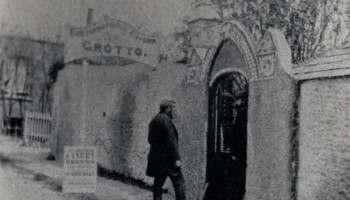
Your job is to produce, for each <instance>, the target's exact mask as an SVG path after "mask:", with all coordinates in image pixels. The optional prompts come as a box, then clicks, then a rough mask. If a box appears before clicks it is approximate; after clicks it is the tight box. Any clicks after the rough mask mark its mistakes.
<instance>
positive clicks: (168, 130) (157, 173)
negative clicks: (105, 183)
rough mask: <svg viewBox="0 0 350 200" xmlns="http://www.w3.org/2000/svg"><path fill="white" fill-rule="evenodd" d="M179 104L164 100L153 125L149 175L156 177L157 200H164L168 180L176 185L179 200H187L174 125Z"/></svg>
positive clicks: (151, 127)
mask: <svg viewBox="0 0 350 200" xmlns="http://www.w3.org/2000/svg"><path fill="white" fill-rule="evenodd" d="M175 104H176V102H175V101H174V100H172V99H164V100H163V101H162V102H161V104H160V107H159V109H160V112H159V113H158V114H157V115H156V116H155V117H154V118H153V119H152V121H151V123H150V124H149V133H148V142H149V143H150V145H151V149H150V152H149V155H148V165H147V170H146V175H148V176H151V177H154V183H153V200H162V188H163V185H164V183H165V180H166V178H167V177H169V178H170V179H171V181H172V183H173V186H174V190H175V196H176V200H185V199H186V197H185V188H184V178H183V175H182V172H181V163H180V155H179V151H178V133H177V130H176V128H175V126H174V124H173V122H172V119H173V114H174V112H175V111H174V109H175Z"/></svg>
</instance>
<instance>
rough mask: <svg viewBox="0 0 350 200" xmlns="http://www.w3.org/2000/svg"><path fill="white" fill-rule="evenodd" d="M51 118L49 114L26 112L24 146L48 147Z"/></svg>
mask: <svg viewBox="0 0 350 200" xmlns="http://www.w3.org/2000/svg"><path fill="white" fill-rule="evenodd" d="M51 127H52V117H51V115H50V114H49V113H37V112H28V111H27V112H26V115H25V126H24V143H25V144H26V145H32V144H35V145H40V146H49V145H50V136H51Z"/></svg>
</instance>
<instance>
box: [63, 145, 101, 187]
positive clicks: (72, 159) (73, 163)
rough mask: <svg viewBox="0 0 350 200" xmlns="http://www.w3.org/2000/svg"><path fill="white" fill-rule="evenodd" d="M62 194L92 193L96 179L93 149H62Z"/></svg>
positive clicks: (94, 149) (95, 159)
mask: <svg viewBox="0 0 350 200" xmlns="http://www.w3.org/2000/svg"><path fill="white" fill-rule="evenodd" d="M63 162H64V163H63V168H64V179H63V192H64V193H94V192H95V191H96V179H97V155H96V148H95V147H80V146H71V147H68V146H66V147H64V160H63Z"/></svg>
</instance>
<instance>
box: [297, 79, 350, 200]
mask: <svg viewBox="0 0 350 200" xmlns="http://www.w3.org/2000/svg"><path fill="white" fill-rule="evenodd" d="M349 84H350V79H349V78H348V77H347V78H334V79H321V80H309V81H306V82H303V83H302V84H301V86H300V87H301V89H300V109H299V110H300V120H299V121H300V131H299V135H300V136H299V137H300V138H299V143H300V149H299V158H300V161H299V180H298V199H299V200H306V199H307V200H309V199H318V200H326V199H327V200H328V199H329V200H330V199H332V200H333V199H342V200H343V199H349V198H350V174H349V170H350V134H349V126H350V122H349V117H350V109H349V108H350V106H349V102H350V101H349V100H350V87H349Z"/></svg>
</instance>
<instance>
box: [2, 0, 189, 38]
mask: <svg viewBox="0 0 350 200" xmlns="http://www.w3.org/2000/svg"><path fill="white" fill-rule="evenodd" d="M190 5H191V0H0V34H11V35H19V36H29V37H31V38H34V39H47V40H53V41H55V40H57V38H58V37H57V35H61V36H60V38H62V35H63V34H64V32H65V27H66V25H67V24H69V25H72V26H77V27H82V26H85V24H86V16H87V11H88V9H89V8H93V9H94V21H95V22H96V21H99V20H102V19H103V16H104V15H108V16H110V17H112V18H115V19H119V20H123V21H125V22H127V23H129V24H131V25H132V26H133V27H135V28H137V29H138V30H139V31H141V32H143V33H145V34H152V33H162V34H167V33H170V32H172V31H173V30H174V29H177V28H178V27H180V26H181V21H184V20H185V19H186V16H187V15H188V12H189V9H190Z"/></svg>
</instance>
